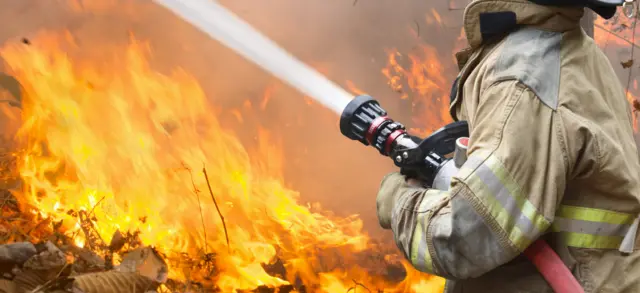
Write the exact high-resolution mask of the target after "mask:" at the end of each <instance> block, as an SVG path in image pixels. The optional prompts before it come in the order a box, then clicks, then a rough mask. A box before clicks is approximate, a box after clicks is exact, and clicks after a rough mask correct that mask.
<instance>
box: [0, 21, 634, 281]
mask: <svg viewBox="0 0 640 293" xmlns="http://www.w3.org/2000/svg"><path fill="white" fill-rule="evenodd" d="M426 23H427V24H428V25H431V26H440V27H441V26H442V23H443V20H442V17H441V16H440V15H439V14H438V13H437V12H436V11H435V10H432V11H430V12H429V14H428V15H427V20H426ZM600 24H601V25H605V24H604V23H600ZM417 30H419V27H418V28H414V27H411V33H412V34H413V35H414V36H415V37H416V38H418V37H419V31H417ZM463 37H464V36H463V34H462V33H461V35H460V38H459V40H463ZM596 41H597V42H598V44H600V45H601V46H603V44H605V43H608V42H609V40H608V39H607V40H605V39H603V38H602V37H599V36H598V34H597V35H596ZM69 45H71V46H72V45H73V40H72V38H71V37H70V34H43V35H41V36H39V37H38V38H36V39H33V40H32V42H31V44H30V45H27V44H18V43H12V44H9V45H7V46H5V47H3V48H1V49H0V57H1V58H2V59H3V60H4V61H5V62H6V65H7V69H8V70H7V71H8V73H10V74H11V75H13V76H15V77H16V78H17V79H18V80H19V81H20V83H21V84H22V86H23V87H24V88H23V90H24V94H25V96H24V100H23V102H22V111H21V112H19V113H21V115H22V117H21V119H17V120H20V122H19V123H20V124H19V125H20V129H19V132H18V136H17V137H18V140H19V143H20V151H19V152H18V155H17V158H18V167H19V173H20V174H19V175H20V178H21V181H22V183H23V184H22V188H21V189H20V190H19V191H17V192H16V196H17V197H18V199H19V200H20V202H21V204H22V205H23V206H24V207H25V208H26V209H27V210H29V211H31V212H32V213H33V214H35V215H36V216H37V217H39V218H41V219H52V221H61V222H58V223H61V227H60V228H61V229H62V230H63V231H64V234H65V235H66V236H67V237H69V239H71V240H72V241H73V242H74V243H75V245H77V246H80V247H83V246H84V247H88V248H90V249H94V250H99V249H98V247H99V245H97V244H96V243H97V242H102V243H109V242H110V241H111V238H112V237H114V235H117V234H118V232H122V233H126V232H129V233H134V234H135V235H137V237H138V238H139V240H140V241H141V242H142V244H144V245H151V246H154V247H155V248H157V249H158V250H159V251H160V252H161V253H163V254H164V255H165V256H166V258H167V260H168V261H169V266H170V268H169V273H170V275H169V278H171V279H173V280H177V281H182V282H185V281H189V280H196V281H198V282H200V283H206V284H208V285H210V286H215V287H217V288H219V289H220V291H221V292H235V290H251V289H255V288H257V287H259V286H269V287H278V286H282V285H286V284H294V283H295V284H297V283H302V284H304V285H305V287H306V288H307V292H326V293H334V292H350V291H356V290H354V288H359V287H363V290H364V291H367V290H369V291H371V292H374V291H375V290H376V289H377V290H384V292H441V291H442V289H443V286H444V280H443V279H441V278H437V277H433V276H428V275H425V274H422V273H419V272H416V271H415V270H414V269H412V268H410V266H409V265H407V263H406V262H405V261H402V260H401V259H402V258H401V257H400V256H398V255H394V253H397V250H395V249H394V248H393V247H391V249H392V250H388V249H387V246H389V245H380V244H376V243H374V242H373V241H372V240H371V239H370V238H369V236H368V235H367V234H366V233H365V232H364V231H363V228H362V221H361V220H360V219H359V218H358V217H357V216H350V217H337V216H334V215H332V214H331V213H330V212H329V211H327V210H323V209H322V207H321V206H320V205H319V204H306V203H303V202H302V200H301V198H300V196H299V194H298V192H296V191H295V190H292V189H290V188H288V187H286V185H285V181H284V176H283V168H284V163H283V161H284V157H283V153H282V152H281V148H280V147H279V144H278V139H277V134H271V133H269V132H268V131H267V130H264V129H260V130H259V131H258V134H259V135H258V137H257V141H258V143H257V145H258V147H257V148H255V149H252V148H247V147H245V146H244V145H243V144H242V143H241V141H240V139H239V138H238V137H237V136H236V135H235V134H234V133H233V132H232V131H230V130H229V129H227V128H225V127H223V125H222V124H223V123H222V121H219V116H218V115H217V113H220V111H227V112H230V114H231V115H232V117H235V118H236V119H237V120H238V121H243V113H242V112H241V111H239V110H231V109H218V108H216V107H215V106H214V105H212V104H211V102H210V99H208V98H207V97H206V96H205V94H204V91H203V90H202V89H201V87H200V85H199V83H198V81H197V80H196V79H195V78H193V77H192V76H191V75H190V74H189V73H188V72H185V71H184V70H179V69H176V70H175V71H173V72H172V73H171V74H162V73H160V72H158V71H155V70H153V69H152V68H151V67H150V65H149V64H148V62H147V58H148V54H147V53H148V51H149V49H150V48H149V47H148V46H147V45H146V44H145V43H144V42H140V41H138V40H136V39H135V38H133V37H132V39H131V42H130V45H129V46H128V47H126V48H118V47H109V49H106V48H105V50H113V52H111V53H112V55H113V58H111V59H109V60H96V59H89V60H85V59H82V58H74V57H71V56H68V55H67V54H66V53H65V52H66V51H65V49H64V47H65V46H69ZM605 45H606V44H605ZM619 45H622V44H619ZM456 47H459V46H456ZM443 58H447V57H446V56H444V57H443V56H442V55H439V52H438V50H436V49H435V48H433V47H431V46H428V45H425V44H422V43H421V44H419V45H417V46H416V47H414V49H413V50H411V51H410V52H408V53H400V52H399V51H398V50H396V49H390V50H388V59H387V62H386V63H387V66H386V67H385V68H384V69H383V70H382V73H383V74H384V76H386V77H387V79H388V81H389V85H390V87H391V88H392V89H393V90H394V91H396V92H397V93H398V96H399V98H400V100H401V101H407V102H408V103H409V105H410V107H411V108H412V112H413V113H414V114H416V115H415V117H416V119H414V120H413V121H411V123H412V124H411V126H413V129H412V131H413V132H414V133H416V134H420V135H427V134H428V133H429V132H430V131H432V130H434V129H435V128H437V127H439V126H441V125H443V124H444V123H446V122H448V121H450V119H451V118H450V117H449V113H448V103H447V99H448V94H449V86H450V80H451V77H452V76H446V75H443V72H448V71H449V68H448V67H446V66H445V65H449V66H452V65H453V64H448V63H446V64H445V63H443V62H440V61H439V60H443ZM347 86H348V88H349V89H350V90H351V91H352V92H354V93H355V94H361V93H364V91H363V90H362V89H360V88H358V87H357V86H356V85H355V84H353V83H352V82H350V81H347ZM633 86H634V87H637V84H636V83H635V81H634V82H633ZM272 90H273V89H272V88H267V89H266V90H265V93H264V96H263V97H262V100H261V102H259V103H257V105H255V106H254V105H252V104H251V103H249V102H247V103H245V109H252V108H256V109H255V110H259V109H264V107H265V105H266V104H267V103H268V102H269V100H270V99H271V96H272ZM0 94H1V92H0ZM629 99H630V101H633V100H635V97H633V96H631V95H629ZM2 110H3V111H4V114H5V115H15V114H16V113H15V112H7V111H6V108H2ZM424 114H427V115H424ZM14 123H16V122H14ZM205 172H206V174H205ZM87 222H88V223H89V224H90V225H91V226H92V228H93V229H94V230H95V232H96V236H95V237H94V238H91V237H89V238H88V237H87V236H86V235H87V233H86V229H87V228H86V225H87ZM387 244H390V243H387ZM391 245H392V244H391ZM362 256H365V257H362ZM374 258H375V259H374ZM116 261H117V259H116ZM209 262H211V263H212V264H208V263H209ZM203 263H207V264H203ZM392 263H395V264H399V265H400V266H401V267H403V268H404V270H406V274H405V275H404V276H403V278H404V279H403V280H402V281H399V282H398V281H393V280H390V279H389V278H385V274H388V272H387V270H386V268H385V266H386V265H388V264H392ZM278 264H281V265H282V267H283V268H284V269H283V270H280V271H281V273H274V270H273V269H269V268H270V267H273V266H277V265H278ZM380 271H382V273H379V272H380ZM357 290H360V289H357ZM372 290H373V291H372Z"/></svg>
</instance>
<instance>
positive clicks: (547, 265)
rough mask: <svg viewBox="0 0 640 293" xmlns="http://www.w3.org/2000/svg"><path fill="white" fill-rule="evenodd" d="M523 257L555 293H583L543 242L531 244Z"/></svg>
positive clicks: (574, 279)
mask: <svg viewBox="0 0 640 293" xmlns="http://www.w3.org/2000/svg"><path fill="white" fill-rule="evenodd" d="M524 255H525V256H526V257H527V258H528V259H529V261H531V263H533V265H534V266H536V268H537V269H538V271H539V272H540V274H542V277H544V279H545V280H547V283H549V285H550V286H551V288H552V289H553V291H554V292H556V293H584V289H582V286H580V283H578V280H576V278H575V277H574V276H573V274H572V273H571V271H569V268H567V266H566V265H565V264H564V262H563V261H562V259H560V257H559V256H558V255H557V254H556V252H555V251H553V249H551V247H550V246H549V244H547V243H546V242H545V241H544V240H542V239H538V240H537V241H536V242H534V243H533V244H531V245H530V246H529V248H527V250H525V251H524Z"/></svg>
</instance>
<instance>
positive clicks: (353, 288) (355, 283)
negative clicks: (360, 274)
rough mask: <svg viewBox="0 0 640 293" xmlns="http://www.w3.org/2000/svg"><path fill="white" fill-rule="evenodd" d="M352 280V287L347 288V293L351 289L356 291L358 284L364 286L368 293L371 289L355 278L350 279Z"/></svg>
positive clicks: (354, 292)
mask: <svg viewBox="0 0 640 293" xmlns="http://www.w3.org/2000/svg"><path fill="white" fill-rule="evenodd" d="M352 281H353V284H354V285H353V287H351V288H349V290H347V293H349V292H351V290H353V293H356V288H358V286H360V287H362V288H365V289H366V290H367V291H368V292H369V293H371V289H369V288H367V286H365V285H364V284H362V283H359V282H358V281H356V280H352Z"/></svg>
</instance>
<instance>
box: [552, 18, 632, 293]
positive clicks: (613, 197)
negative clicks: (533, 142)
mask: <svg viewBox="0 0 640 293" xmlns="http://www.w3.org/2000/svg"><path fill="white" fill-rule="evenodd" d="M560 52H561V54H560V56H561V58H560V87H559V95H558V108H557V115H559V116H560V118H561V119H559V121H561V123H562V124H563V125H562V126H561V127H559V129H561V130H562V131H565V132H566V135H565V137H568V138H569V139H567V141H566V142H565V145H566V147H567V154H569V155H570V156H573V158H568V159H569V160H568V161H569V162H575V163H574V165H573V166H569V170H570V173H569V174H568V178H567V179H568V181H567V188H566V190H565V195H564V198H563V199H562V205H563V206H569V207H575V208H573V209H568V210H566V211H564V212H565V213H573V214H574V215H573V216H572V217H574V218H576V219H578V220H579V221H575V222H574V223H573V225H582V226H583V227H582V229H583V230H584V231H585V233H584V234H577V233H573V234H568V235H557V236H558V237H556V238H557V239H556V240H557V242H559V243H563V242H569V243H568V244H569V245H568V248H567V251H566V252H567V253H566V254H565V255H564V256H565V257H566V261H567V262H568V263H569V264H571V265H573V267H574V272H575V274H576V275H577V276H578V279H579V281H581V282H582V283H583V286H584V287H585V291H587V292H612V293H615V292H640V259H639V258H640V252H638V251H635V252H632V253H630V254H627V253H622V252H621V251H620V250H627V251H630V250H637V249H638V247H640V240H638V241H635V244H634V241H630V240H636V239H632V238H637V237H634V236H636V235H637V236H640V233H636V232H635V231H636V230H637V226H634V225H633V221H634V220H635V219H636V218H637V215H638V213H640V203H639V202H640V163H639V160H638V151H637V147H636V144H635V140H634V137H633V123H634V122H633V117H632V113H631V110H630V105H629V102H628V100H627V98H626V96H625V89H624V87H623V85H622V84H621V83H620V80H619V79H618V77H617V75H616V73H615V72H614V70H613V68H612V66H611V63H610V61H609V60H608V58H607V57H606V56H605V54H604V53H603V52H602V51H601V50H600V48H599V47H598V46H597V45H596V44H595V42H594V41H593V40H592V39H591V38H589V37H588V36H586V35H585V34H584V32H583V31H582V30H580V29H579V30H572V31H569V32H565V33H564V35H563V40H562V43H561V50H560ZM631 86H633V85H631ZM562 213H563V211H562V210H561V211H560V214H562ZM556 215H557V216H562V215H559V214H558V213H557V214H556ZM556 226H557V225H556ZM624 236H628V237H627V241H625V242H624V243H622V242H623V240H624ZM562 246H565V245H562ZM575 246H577V247H580V248H576V247H575Z"/></svg>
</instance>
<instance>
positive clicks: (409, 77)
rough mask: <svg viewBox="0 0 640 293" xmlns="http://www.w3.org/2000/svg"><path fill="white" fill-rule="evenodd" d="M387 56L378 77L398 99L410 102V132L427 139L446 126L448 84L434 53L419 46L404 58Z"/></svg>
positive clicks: (394, 53) (394, 54) (393, 53)
mask: <svg viewBox="0 0 640 293" xmlns="http://www.w3.org/2000/svg"><path fill="white" fill-rule="evenodd" d="M387 52H388V59H387V67H386V68H384V69H382V74H384V76H386V77H387V80H388V84H389V86H390V87H391V89H392V90H394V91H395V92H397V93H399V94H400V99H410V100H411V106H412V113H414V118H413V124H414V125H415V128H414V129H412V131H414V132H418V133H419V134H421V135H428V134H429V133H430V132H432V131H434V130H436V129H438V128H440V127H442V126H443V125H444V124H445V123H448V122H450V120H451V118H450V115H449V107H448V106H449V105H448V103H447V101H448V99H449V89H450V84H449V81H448V79H447V78H445V75H444V66H443V65H442V63H440V61H439V56H438V55H437V51H436V50H435V49H434V48H433V47H430V46H428V45H424V44H422V45H420V46H418V47H417V49H416V50H414V51H412V52H411V53H409V54H408V55H406V56H404V55H402V54H400V52H398V51H397V50H396V49H392V50H388V51H387ZM403 57H406V59H404V58H403ZM403 59H404V60H403ZM401 63H405V64H401Z"/></svg>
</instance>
